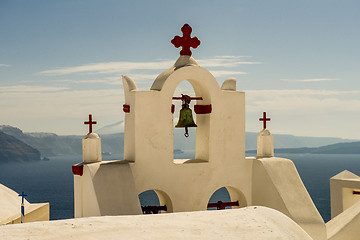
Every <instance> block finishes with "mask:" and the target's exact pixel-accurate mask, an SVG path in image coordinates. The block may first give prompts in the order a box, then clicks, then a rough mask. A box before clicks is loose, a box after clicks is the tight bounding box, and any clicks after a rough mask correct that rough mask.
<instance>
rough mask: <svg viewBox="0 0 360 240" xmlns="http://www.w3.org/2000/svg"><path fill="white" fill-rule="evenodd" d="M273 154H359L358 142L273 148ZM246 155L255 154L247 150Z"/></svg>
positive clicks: (359, 143)
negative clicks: (310, 146)
mask: <svg viewBox="0 0 360 240" xmlns="http://www.w3.org/2000/svg"><path fill="white" fill-rule="evenodd" d="M274 152H275V153H312V154H360V141H359V142H349V143H336V144H331V145H326V146H322V147H312V148H309V147H303V148H275V149H274ZM246 153H256V150H248V151H246Z"/></svg>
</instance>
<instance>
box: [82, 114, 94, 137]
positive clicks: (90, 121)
mask: <svg viewBox="0 0 360 240" xmlns="http://www.w3.org/2000/svg"><path fill="white" fill-rule="evenodd" d="M84 124H89V133H92V125H93V124H96V121H93V120H92V115H91V114H89V121H87V122H84Z"/></svg>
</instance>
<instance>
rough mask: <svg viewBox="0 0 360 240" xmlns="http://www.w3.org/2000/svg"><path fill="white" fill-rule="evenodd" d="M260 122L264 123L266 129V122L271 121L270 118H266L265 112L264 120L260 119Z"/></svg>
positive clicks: (264, 113)
mask: <svg viewBox="0 0 360 240" xmlns="http://www.w3.org/2000/svg"><path fill="white" fill-rule="evenodd" d="M259 121H262V122H263V125H264V129H265V128H266V122H267V121H270V118H266V112H263V118H259Z"/></svg>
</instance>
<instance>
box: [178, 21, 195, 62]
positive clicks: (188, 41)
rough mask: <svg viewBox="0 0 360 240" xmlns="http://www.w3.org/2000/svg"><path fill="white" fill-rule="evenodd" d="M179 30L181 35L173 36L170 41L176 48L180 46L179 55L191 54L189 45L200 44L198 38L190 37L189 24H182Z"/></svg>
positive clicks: (190, 29)
mask: <svg viewBox="0 0 360 240" xmlns="http://www.w3.org/2000/svg"><path fill="white" fill-rule="evenodd" d="M181 31H182V33H183V36H182V37H180V36H175V37H174V39H173V40H171V43H172V44H174V46H175V47H176V48H178V47H182V50H181V51H180V55H188V56H191V50H190V47H192V48H197V47H198V46H199V45H200V40H199V39H198V38H197V37H193V38H192V37H191V36H190V35H191V32H192V28H191V27H190V26H189V24H184V26H183V27H182V28H181Z"/></svg>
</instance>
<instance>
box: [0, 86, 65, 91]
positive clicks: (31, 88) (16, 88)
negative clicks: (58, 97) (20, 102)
mask: <svg viewBox="0 0 360 240" xmlns="http://www.w3.org/2000/svg"><path fill="white" fill-rule="evenodd" d="M68 89H69V88H66V87H47V86H26V85H16V86H6V87H0V93H41V92H59V91H64V90H68Z"/></svg>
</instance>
